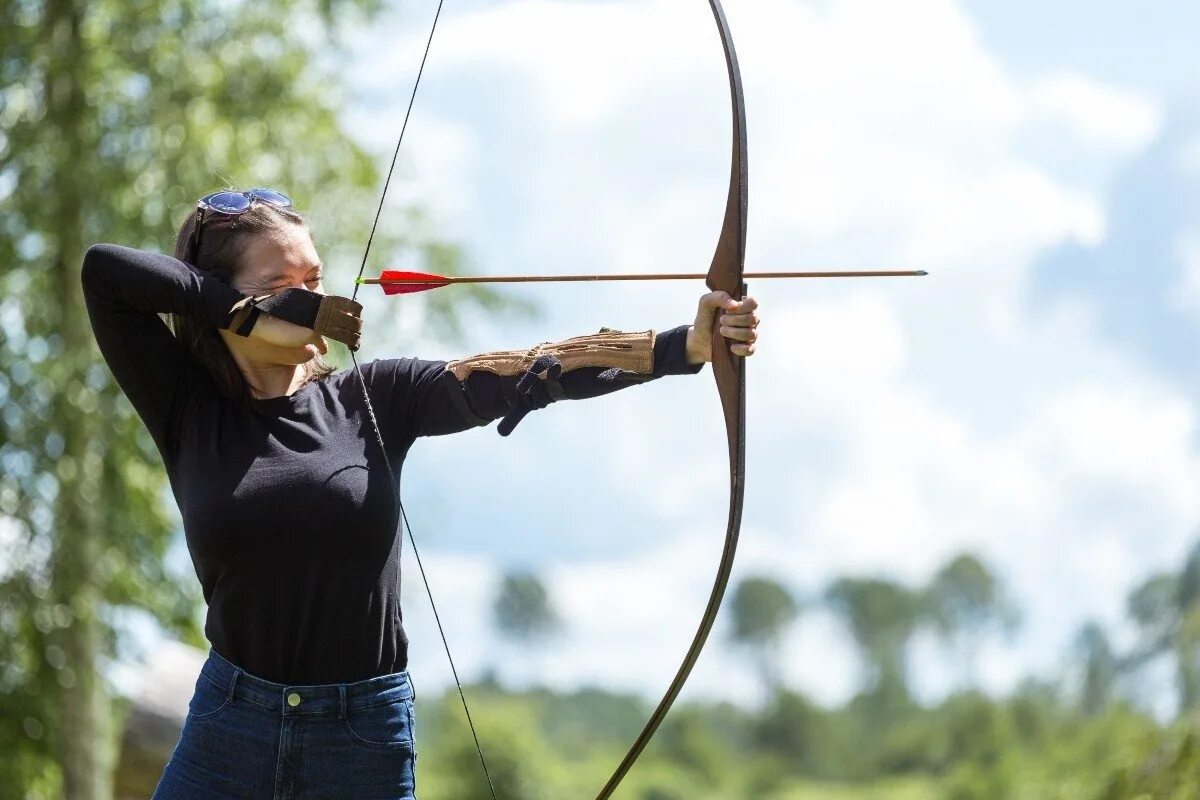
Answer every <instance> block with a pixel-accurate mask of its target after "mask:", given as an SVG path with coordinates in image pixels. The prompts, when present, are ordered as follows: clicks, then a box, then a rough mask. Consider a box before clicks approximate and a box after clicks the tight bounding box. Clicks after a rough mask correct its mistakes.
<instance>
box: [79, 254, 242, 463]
mask: <svg viewBox="0 0 1200 800" xmlns="http://www.w3.org/2000/svg"><path fill="white" fill-rule="evenodd" d="M81 280H82V283H83V297H84V302H85V304H86V306H87V311H88V317H89V318H90V320H91V324H92V332H93V333H94V334H95V336H96V343H97V344H98V345H99V346H100V352H101V353H102V354H103V356H104V360H105V361H106V362H107V363H108V367H109V369H110V370H112V373H113V376H114V377H116V379H117V383H118V384H120V386H121V389H122V390H123V391H124V392H125V395H126V396H127V397H128V398H129V401H130V402H131V403H132V404H133V407H134V408H135V409H136V410H137V412H138V414H139V415H140V416H141V418H142V421H143V422H144V423H145V424H146V427H147V428H148V429H149V430H150V434H151V436H153V437H154V440H155V442H156V443H157V444H158V446H159V450H160V451H162V452H163V453H164V456H165V455H166V454H167V453H169V452H173V451H174V445H175V440H174V435H175V433H176V432H177V430H178V422H179V420H180V412H181V410H182V405H183V403H184V402H185V401H186V400H187V399H188V398H189V397H191V396H193V395H195V394H196V393H198V392H210V391H212V389H213V387H212V383H211V380H210V379H209V377H208V375H207V373H206V372H205V371H204V367H203V366H202V365H201V364H200V363H199V362H197V361H196V360H195V358H194V357H193V356H192V354H191V352H190V351H189V350H188V349H187V348H186V347H185V346H184V345H183V344H182V343H181V342H179V341H178V340H177V339H176V338H175V336H174V335H173V334H172V333H171V331H170V330H169V329H168V328H167V325H166V323H165V322H163V320H162V319H161V318H160V317H159V316H158V315H159V314H166V313H174V314H184V315H192V316H197V317H201V318H203V319H206V320H208V321H209V322H211V323H212V324H213V325H215V326H216V327H218V328H225V327H228V325H229V322H230V320H231V318H232V316H233V311H232V307H233V306H234V305H235V304H237V303H238V302H239V301H241V300H242V299H243V297H244V295H242V294H241V293H240V292H238V291H236V290H235V289H233V288H232V287H230V286H229V285H228V284H225V283H223V282H222V281H220V280H219V279H217V278H215V277H213V276H211V275H208V274H207V273H205V272H203V271H201V270H197V269H195V268H194V267H192V266H190V265H188V264H185V263H184V262H182V261H179V260H177V259H175V258H172V257H171V256H167V255H162V254H160V253H150V252H146V251H142V250H135V249H133V248H131V247H122V246H120V245H114V244H98V245H93V246H92V247H91V248H89V249H88V251H87V255H85V256H84V259H83V269H82V272H81Z"/></svg>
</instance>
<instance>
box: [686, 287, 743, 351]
mask: <svg viewBox="0 0 1200 800" xmlns="http://www.w3.org/2000/svg"><path fill="white" fill-rule="evenodd" d="M757 308H758V301H757V300H755V299H754V298H753V297H746V298H744V299H742V300H734V299H733V298H732V297H730V296H729V293H728V292H709V293H708V294H706V295H704V296H703V297H701V298H700V307H699V308H697V309H696V322H695V323H694V324H693V325H692V327H691V328H689V329H688V338H687V358H688V363H691V364H703V363H705V362H706V361H712V333H713V325H714V324H716V325H719V326H720V330H721V335H722V336H724V337H725V338H726V339H729V340H730V341H732V342H734V344H733V345H732V346H731V347H730V348H729V350H730V352H732V353H733V354H734V355H735V356H752V355H754V343H755V342H756V341H757V340H758V322H759V318H758V314H756V313H755V309H757Z"/></svg>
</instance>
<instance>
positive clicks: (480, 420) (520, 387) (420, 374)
mask: <svg viewBox="0 0 1200 800" xmlns="http://www.w3.org/2000/svg"><path fill="white" fill-rule="evenodd" d="M687 341H688V326H686V325H683V326H680V327H678V328H674V329H672V330H669V331H664V332H662V333H659V334H657V335H655V334H654V333H653V332H652V331H645V332H644V333H640V334H629V333H621V332H618V331H602V332H601V333H600V334H595V335H593V336H580V337H576V338H574V339H568V340H566V341H564V342H556V343H546V344H543V345H539V346H538V347H536V348H532V349H531V350H528V351H525V350H521V351H503V352H496V353H484V354H481V355H478V356H473V357H471V358H466V359H459V360H457V361H451V362H446V361H429V360H424V359H417V358H400V359H379V360H375V361H372V362H370V363H369V364H364V365H363V372H364V375H365V377H366V378H367V381H368V383H369V384H370V385H371V388H372V394H375V395H376V396H377V397H378V398H379V399H380V403H379V405H380V406H381V407H382V408H386V409H387V411H386V412H385V416H386V418H387V421H388V427H390V428H392V429H393V430H394V431H397V432H401V431H402V432H404V433H403V434H401V435H402V438H403V439H404V440H407V441H411V440H412V439H414V438H415V437H417V436H440V435H444V434H449V433H457V432H459V431H464V430H467V429H469V428H474V427H478V426H481V425H487V424H489V423H491V422H492V421H494V420H497V419H501V418H505V417H509V420H507V421H506V422H505V423H501V425H502V428H501V433H507V432H509V431H511V430H512V427H513V426H515V425H516V423H517V422H518V421H519V420H520V418H521V417H523V416H524V415H525V414H526V413H528V412H529V411H531V410H533V409H534V408H541V407H543V406H545V405H548V404H549V403H551V402H554V401H555V400H581V399H585V398H590V397H598V396H600V395H603V394H609V393H611V392H615V391H617V390H619V389H624V388H626V387H628V386H635V385H637V384H641V383H646V382H647V381H651V380H654V379H656V378H660V377H662V376H664V375H683V374H692V373H695V372H699V371H700V369H701V368H702V367H703V366H704V364H703V362H701V363H698V364H692V363H689V361H688V358H687ZM539 354H541V355H539ZM547 355H549V356H550V358H552V359H553V361H555V362H557V364H558V366H559V368H558V369H554V368H553V367H550V368H548V369H542V368H541V367H542V366H543V365H545V364H547V363H548V362H549V359H547V358H545V356H547ZM539 359H542V361H541V362H540V363H539Z"/></svg>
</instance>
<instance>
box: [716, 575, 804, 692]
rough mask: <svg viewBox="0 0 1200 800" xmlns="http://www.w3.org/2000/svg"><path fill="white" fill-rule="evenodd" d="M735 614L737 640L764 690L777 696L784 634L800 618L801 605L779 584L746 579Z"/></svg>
mask: <svg viewBox="0 0 1200 800" xmlns="http://www.w3.org/2000/svg"><path fill="white" fill-rule="evenodd" d="M732 611H733V631H732V633H731V635H732V638H733V640H734V641H735V642H737V643H738V644H740V645H742V646H743V647H745V648H747V649H748V650H749V651H750V652H751V654H752V657H753V659H754V661H755V663H756V666H757V668H758V673H759V678H760V680H761V681H762V685H763V688H765V689H766V690H767V691H768V692H770V693H771V694H772V695H777V694H778V693H779V690H780V687H781V685H782V679H781V675H780V673H781V671H780V668H779V660H780V656H781V652H780V650H781V646H782V643H783V634H784V632H785V631H786V630H787V628H788V626H790V625H791V624H792V623H793V622H795V621H796V617H797V616H799V614H800V606H799V604H797V602H796V600H795V598H793V597H792V595H791V593H790V592H788V590H787V588H786V587H784V586H783V585H782V584H780V583H779V582H777V581H773V580H771V579H770V578H746V579H745V580H743V581H742V582H741V583H739V584H738V587H737V589H736V591H735V592H734V594H733V606H732Z"/></svg>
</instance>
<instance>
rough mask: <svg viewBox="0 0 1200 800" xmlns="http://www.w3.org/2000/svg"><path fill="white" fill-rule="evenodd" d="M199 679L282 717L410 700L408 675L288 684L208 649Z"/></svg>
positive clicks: (410, 685) (327, 712)
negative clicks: (248, 669)
mask: <svg viewBox="0 0 1200 800" xmlns="http://www.w3.org/2000/svg"><path fill="white" fill-rule="evenodd" d="M200 676H201V677H203V678H205V679H206V680H208V681H209V682H211V683H212V684H214V685H215V686H216V687H217V688H219V689H221V690H222V691H226V692H229V696H230V697H242V698H245V699H247V700H250V701H252V702H254V703H257V704H258V705H260V706H264V707H266V708H269V709H272V710H274V711H278V712H280V713H282V714H289V715H291V714H331V713H336V714H338V715H339V716H343V715H345V713H346V711H347V710H353V709H357V708H369V707H371V706H378V705H383V704H385V703H394V702H397V701H399V700H411V699H412V698H413V688H412V682H411V681H410V680H409V678H408V672H407V671H404V672H395V673H392V674H391V675H379V676H376V677H374V678H367V679H366V680H361V681H355V682H353V683H322V684H287V683H275V682H274V681H269V680H267V679H266V678H260V677H258V676H257V675H251V674H250V673H249V672H246V671H245V670H244V669H242V668H241V667H239V666H238V665H237V664H234V663H233V662H231V661H229V660H228V659H227V658H225V657H224V656H222V655H221V654H220V653H218V652H217V651H216V650H214V649H212V648H211V647H210V648H209V651H208V659H207V660H206V661H205V662H204V666H202V667H201V668H200Z"/></svg>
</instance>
